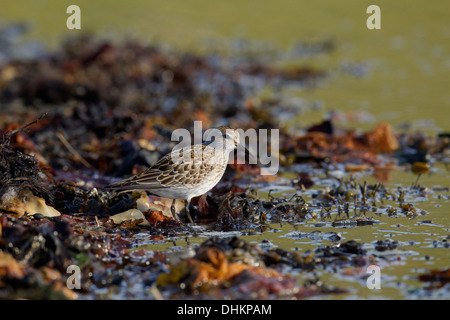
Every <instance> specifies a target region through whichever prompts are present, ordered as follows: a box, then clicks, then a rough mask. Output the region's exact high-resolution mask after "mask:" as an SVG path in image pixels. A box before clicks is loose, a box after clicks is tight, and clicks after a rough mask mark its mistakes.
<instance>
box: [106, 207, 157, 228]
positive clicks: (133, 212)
mask: <svg viewBox="0 0 450 320" xmlns="http://www.w3.org/2000/svg"><path fill="white" fill-rule="evenodd" d="M110 219H111V220H112V221H114V223H115V224H121V223H122V222H125V221H133V220H143V221H142V222H141V223H140V224H143V225H147V224H148V222H147V220H145V216H144V214H143V213H142V212H141V211H139V210H137V209H130V210H127V211H125V212H122V213H118V214H115V215H113V216H111V217H110Z"/></svg>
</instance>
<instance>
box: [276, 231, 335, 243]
mask: <svg viewBox="0 0 450 320" xmlns="http://www.w3.org/2000/svg"><path fill="white" fill-rule="evenodd" d="M280 237H284V238H292V239H295V240H301V239H305V238H308V239H311V240H328V241H331V242H337V241H340V240H341V239H342V236H341V235H340V234H339V233H336V232H326V233H324V232H321V231H318V230H315V231H312V232H302V231H290V232H288V233H286V234H284V235H282V236H280Z"/></svg>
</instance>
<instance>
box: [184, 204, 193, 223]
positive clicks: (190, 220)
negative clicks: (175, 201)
mask: <svg viewBox="0 0 450 320" xmlns="http://www.w3.org/2000/svg"><path fill="white" fill-rule="evenodd" d="M190 203H191V201H190V200H186V206H185V207H184V208H185V210H186V215H187V217H188V219H189V222H190V223H194V221H192V218H191V214H190V213H189V204H190Z"/></svg>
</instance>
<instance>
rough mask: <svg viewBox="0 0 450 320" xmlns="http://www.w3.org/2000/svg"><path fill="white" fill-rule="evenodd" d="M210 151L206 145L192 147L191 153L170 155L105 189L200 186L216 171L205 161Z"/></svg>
mask: <svg viewBox="0 0 450 320" xmlns="http://www.w3.org/2000/svg"><path fill="white" fill-rule="evenodd" d="M210 149H212V148H210V147H207V146H204V145H194V146H191V147H190V151H191V152H190V153H189V152H185V153H183V154H181V153H179V152H178V153H169V154H167V155H165V156H164V157H162V158H161V159H160V160H159V161H158V162H156V163H155V164H154V165H153V166H152V167H150V168H149V169H147V170H145V171H143V172H141V173H139V174H137V175H135V176H132V177H130V178H127V179H125V180H121V181H118V182H116V183H113V184H110V185H108V186H106V187H105V188H106V189H115V190H127V189H130V190H132V189H145V190H151V189H160V188H168V187H173V186H177V185H182V184H186V183H187V184H199V183H201V181H202V180H203V179H204V178H205V177H206V176H207V175H208V174H209V173H210V172H211V171H212V170H213V169H214V165H213V164H211V162H210V161H203V158H204V157H205V156H207V154H209V153H210V152H211V150H210ZM177 154H181V155H180V156H177Z"/></svg>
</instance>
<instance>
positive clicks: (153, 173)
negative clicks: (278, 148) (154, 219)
mask: <svg viewBox="0 0 450 320" xmlns="http://www.w3.org/2000/svg"><path fill="white" fill-rule="evenodd" d="M213 132H214V131H213ZM216 132H217V134H214V139H213V140H212V141H208V142H204V143H202V144H194V145H191V146H189V147H186V148H183V149H178V150H175V151H172V152H170V153H168V154H167V155H165V156H164V157H162V158H161V159H160V160H159V161H158V162H156V163H155V164H154V165H153V166H151V167H150V168H148V169H147V170H144V171H143V172H141V173H139V174H137V175H135V176H132V177H130V178H128V179H125V180H121V181H118V182H115V183H113V184H110V185H108V186H106V187H105V188H106V189H112V190H138V189H139V190H145V191H148V192H149V193H151V194H155V195H157V196H160V197H163V198H169V199H173V201H172V206H171V212H172V215H173V216H174V218H176V214H175V200H176V199H183V200H185V201H186V206H185V208H186V215H187V217H188V219H189V221H190V222H191V223H192V222H193V221H192V218H191V215H190V213H189V204H190V202H191V199H192V198H194V197H197V196H200V195H202V194H204V193H206V192H208V191H209V190H211V189H212V188H213V187H214V186H215V185H216V184H217V183H218V182H219V181H220V179H221V178H222V176H223V174H224V172H225V169H226V167H227V164H228V158H229V155H230V152H232V151H233V150H234V149H236V147H237V146H238V145H239V144H240V137H239V132H238V131H236V130H233V129H231V128H229V127H225V126H222V127H218V128H217V131H216ZM246 152H247V153H248V152H249V151H248V150H247V149H246Z"/></svg>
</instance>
